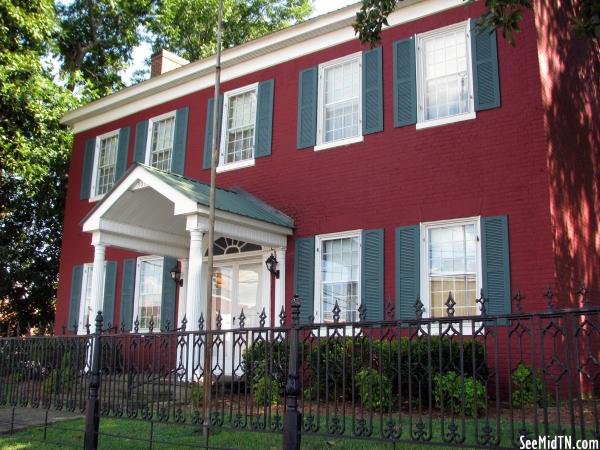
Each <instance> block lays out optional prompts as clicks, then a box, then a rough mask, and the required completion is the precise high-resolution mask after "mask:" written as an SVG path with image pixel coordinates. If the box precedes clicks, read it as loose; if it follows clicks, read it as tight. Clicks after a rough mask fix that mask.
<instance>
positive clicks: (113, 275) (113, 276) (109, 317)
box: [102, 261, 117, 327]
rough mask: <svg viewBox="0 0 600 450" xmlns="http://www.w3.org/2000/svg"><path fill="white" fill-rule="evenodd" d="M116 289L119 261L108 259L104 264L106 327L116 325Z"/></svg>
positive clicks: (103, 315) (104, 315)
mask: <svg viewBox="0 0 600 450" xmlns="http://www.w3.org/2000/svg"><path fill="white" fill-rule="evenodd" d="M116 289H117V262H116V261H107V262H106V265H105V266H104V299H103V302H102V317H103V319H104V326H105V327H106V326H112V325H114V320H115V293H116Z"/></svg>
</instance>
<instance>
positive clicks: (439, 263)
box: [427, 224, 477, 317]
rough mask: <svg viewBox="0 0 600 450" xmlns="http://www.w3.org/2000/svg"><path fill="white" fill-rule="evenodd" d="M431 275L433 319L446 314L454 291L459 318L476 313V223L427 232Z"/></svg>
mask: <svg viewBox="0 0 600 450" xmlns="http://www.w3.org/2000/svg"><path fill="white" fill-rule="evenodd" d="M428 240H429V248H428V252H427V253H428V269H429V270H428V273H429V281H428V282H429V292H430V295H431V315H432V317H443V316H445V315H446V314H447V311H446V310H447V307H446V305H445V302H446V300H447V298H448V294H449V293H450V292H452V295H453V296H454V301H455V302H456V306H455V307H454V309H455V314H456V315H473V314H477V308H476V302H475V299H476V298H477V235H476V229H475V224H466V225H449V226H445V227H436V228H431V229H429V230H428Z"/></svg>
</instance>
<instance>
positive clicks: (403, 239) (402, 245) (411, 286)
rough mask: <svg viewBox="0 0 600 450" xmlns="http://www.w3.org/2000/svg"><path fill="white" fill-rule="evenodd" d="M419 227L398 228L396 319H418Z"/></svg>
mask: <svg viewBox="0 0 600 450" xmlns="http://www.w3.org/2000/svg"><path fill="white" fill-rule="evenodd" d="M419 273H420V230H419V225H412V226H408V227H398V228H396V318H397V319H400V320H410V319H414V318H415V317H416V314H415V302H416V301H417V296H418V295H419V291H420V277H419Z"/></svg>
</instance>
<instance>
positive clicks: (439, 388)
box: [433, 371, 487, 416]
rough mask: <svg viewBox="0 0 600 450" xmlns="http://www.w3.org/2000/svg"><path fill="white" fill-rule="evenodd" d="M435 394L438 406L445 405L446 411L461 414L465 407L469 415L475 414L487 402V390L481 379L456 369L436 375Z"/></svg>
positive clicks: (465, 411) (466, 413) (434, 382)
mask: <svg viewBox="0 0 600 450" xmlns="http://www.w3.org/2000/svg"><path fill="white" fill-rule="evenodd" d="M433 396H434V398H435V405H436V406H437V407H438V408H441V407H442V406H443V407H444V410H446V411H452V412H453V413H454V414H461V413H462V412H463V407H464V413H465V415H467V416H473V415H474V414H475V413H476V412H477V411H479V410H480V409H482V408H483V407H485V405H486V403H487V391H486V389H485V386H484V384H483V383H482V382H481V381H479V380H476V379H474V378H473V377H469V376H460V375H458V374H457V373H456V372H454V371H449V372H446V373H445V374H444V375H441V374H439V373H436V374H435V375H434V377H433Z"/></svg>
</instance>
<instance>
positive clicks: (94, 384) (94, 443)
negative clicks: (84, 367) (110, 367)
mask: <svg viewBox="0 0 600 450" xmlns="http://www.w3.org/2000/svg"><path fill="white" fill-rule="evenodd" d="M101 335H102V311H98V314H97V315H96V330H95V331H94V337H93V340H92V362H91V372H90V387H89V395H88V401H87V406H86V410H85V438H84V449H85V450H97V449H98V430H99V428H100V401H99V400H98V390H99V389H100V347H101V343H100V337H101Z"/></svg>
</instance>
